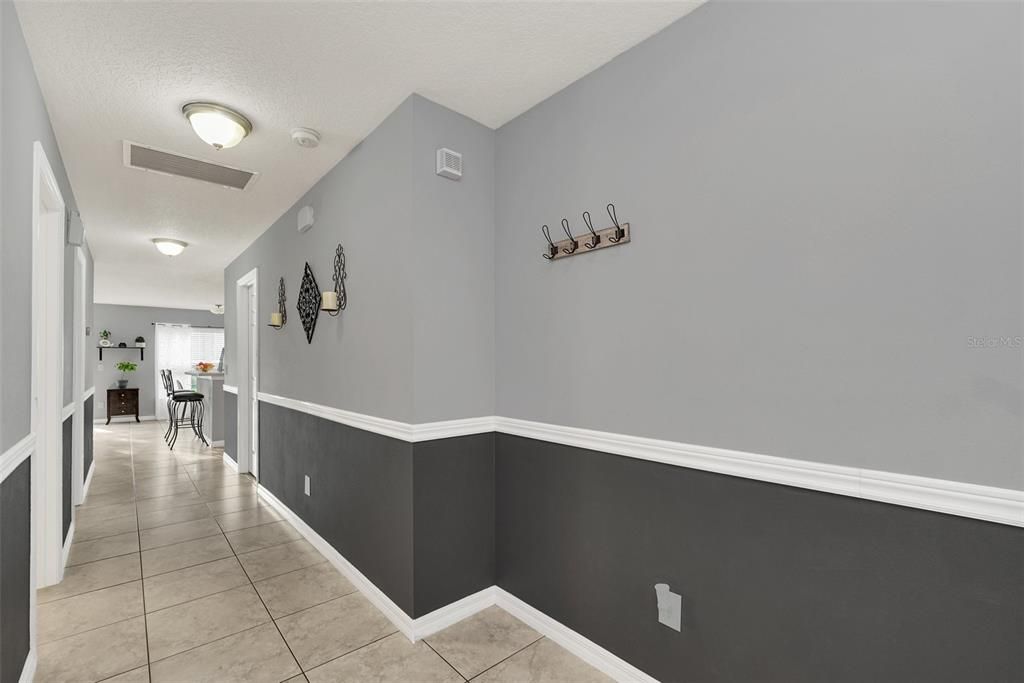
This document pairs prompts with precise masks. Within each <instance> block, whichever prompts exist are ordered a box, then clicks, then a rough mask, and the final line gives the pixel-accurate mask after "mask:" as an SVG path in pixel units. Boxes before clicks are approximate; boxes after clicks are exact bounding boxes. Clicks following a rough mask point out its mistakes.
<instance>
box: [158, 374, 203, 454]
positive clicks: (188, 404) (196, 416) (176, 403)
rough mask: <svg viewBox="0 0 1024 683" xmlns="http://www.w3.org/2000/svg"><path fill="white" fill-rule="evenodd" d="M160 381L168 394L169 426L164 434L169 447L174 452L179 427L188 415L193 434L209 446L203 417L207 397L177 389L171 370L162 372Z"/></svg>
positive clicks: (196, 392)
mask: <svg viewBox="0 0 1024 683" xmlns="http://www.w3.org/2000/svg"><path fill="white" fill-rule="evenodd" d="M160 379H161V380H162V381H163V384H164V391H166V392H167V419H168V421H169V424H168V425H167V432H166V433H165V434H164V440H165V441H167V445H168V446H169V447H170V449H171V450H172V451H173V450H174V444H175V442H177V440H178V426H179V425H181V424H182V423H184V422H185V420H186V417H185V414H186V413H188V418H187V419H188V423H189V426H190V427H192V432H193V433H194V434H195V435H196V436H198V437H199V438H200V439H201V440H202V442H203V443H204V444H206V445H207V446H209V445H210V444H209V442H207V440H206V436H205V435H203V417H204V416H205V414H206V405H205V404H204V402H203V399H204V398H205V397H204V396H203V394H200V393H199V392H198V391H191V390H188V389H175V388H174V376H173V375H172V374H171V371H170V370H161V371H160ZM179 407H180V408H181V414H180V416H179V413H178V408H179ZM168 439H169V440H168Z"/></svg>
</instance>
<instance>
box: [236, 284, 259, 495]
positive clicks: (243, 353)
mask: <svg viewBox="0 0 1024 683" xmlns="http://www.w3.org/2000/svg"><path fill="white" fill-rule="evenodd" d="M253 308H254V309H255V310H256V316H251V314H250V311H251V310H252V309H253ZM258 315H259V268H253V269H252V270H250V271H249V272H248V273H246V274H245V275H243V276H242V277H240V278H238V280H237V281H236V282H235V330H236V339H235V350H236V354H237V357H236V367H237V368H238V372H239V373H240V377H239V379H238V441H237V442H236V443H237V445H236V448H237V449H238V452H237V453H236V454H235V455H236V456H237V458H238V471H239V472H250V473H252V475H253V476H254V477H256V479H257V480H258V479H259V438H258V434H259V407H258V406H259V404H258V402H257V397H258V395H259V372H260V362H259V359H260V355H259V342H260V336H259V325H258V320H257V318H258ZM250 369H251V373H252V374H251V376H250Z"/></svg>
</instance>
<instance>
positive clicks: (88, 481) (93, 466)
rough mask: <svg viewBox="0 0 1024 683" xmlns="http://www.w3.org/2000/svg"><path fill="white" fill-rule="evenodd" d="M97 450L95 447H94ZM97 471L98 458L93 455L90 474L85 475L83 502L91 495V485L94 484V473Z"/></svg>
mask: <svg viewBox="0 0 1024 683" xmlns="http://www.w3.org/2000/svg"><path fill="white" fill-rule="evenodd" d="M93 448H95V445H94V446H93ZM95 471H96V458H95V454H94V455H93V461H92V462H91V463H89V474H87V475H85V481H84V482H83V483H82V500H85V497H86V496H88V495H89V484H91V483H92V473H93V472H95Z"/></svg>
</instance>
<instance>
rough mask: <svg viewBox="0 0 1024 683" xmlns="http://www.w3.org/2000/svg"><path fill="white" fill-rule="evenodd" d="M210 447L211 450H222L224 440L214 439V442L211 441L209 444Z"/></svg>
mask: <svg viewBox="0 0 1024 683" xmlns="http://www.w3.org/2000/svg"><path fill="white" fill-rule="evenodd" d="M210 446H211V447H213V448H223V447H224V439H216V440H214V441H211V442H210Z"/></svg>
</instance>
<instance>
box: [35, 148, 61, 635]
mask: <svg viewBox="0 0 1024 683" xmlns="http://www.w3.org/2000/svg"><path fill="white" fill-rule="evenodd" d="M32 157H33V159H32V433H33V434H34V435H35V439H36V447H35V451H34V453H33V455H32V563H33V567H32V569H31V575H32V586H31V594H32V600H33V609H32V611H31V613H32V615H33V620H34V615H35V612H36V610H35V608H34V607H35V606H34V600H35V594H36V589H37V588H41V587H43V586H49V585H52V584H55V583H58V582H60V580H61V579H62V578H63V574H64V565H63V552H62V550H63V545H64V539H63V498H62V496H63V489H64V483H63V476H62V474H63V457H64V456H63V453H64V451H63V439H64V434H63V425H62V422H61V414H62V412H63V411H62V409H63V402H64V230H65V205H64V198H63V196H62V195H61V192H60V188H59V187H58V185H57V180H56V178H55V177H54V175H53V170H52V168H51V167H50V162H49V161H48V160H47V158H46V152H44V151H43V146H42V145H41V144H40V143H39V142H38V141H37V142H35V143H34V144H33V148H32ZM32 626H33V630H32V633H33V638H34V637H35V630H34V623H33V625H32Z"/></svg>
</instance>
